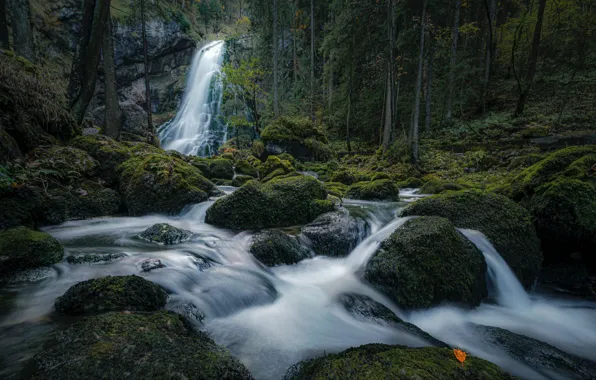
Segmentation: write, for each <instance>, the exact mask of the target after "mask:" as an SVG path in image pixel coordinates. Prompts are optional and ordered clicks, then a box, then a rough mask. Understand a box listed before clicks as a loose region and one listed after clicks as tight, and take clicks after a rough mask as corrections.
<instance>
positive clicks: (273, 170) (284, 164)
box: [259, 156, 296, 179]
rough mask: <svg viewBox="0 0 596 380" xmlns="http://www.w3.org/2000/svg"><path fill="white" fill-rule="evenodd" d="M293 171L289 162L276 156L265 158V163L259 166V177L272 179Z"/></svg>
mask: <svg viewBox="0 0 596 380" xmlns="http://www.w3.org/2000/svg"><path fill="white" fill-rule="evenodd" d="M295 171H296V169H294V167H293V166H292V164H291V163H290V161H286V160H282V159H280V158H279V157H277V156H269V157H267V161H265V162H264V163H263V164H262V165H261V166H259V175H260V177H261V178H269V179H272V178H274V177H278V176H281V175H284V174H288V173H292V172H295ZM272 174H275V175H272Z"/></svg>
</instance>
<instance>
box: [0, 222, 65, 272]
mask: <svg viewBox="0 0 596 380" xmlns="http://www.w3.org/2000/svg"><path fill="white" fill-rule="evenodd" d="M63 256H64V247H62V245H60V243H59V242H58V240H56V239H54V238H53V237H52V236H51V235H50V234H47V233H45V232H39V231H33V230H30V229H28V228H26V227H17V228H12V229H9V230H5V231H2V232H0V271H2V272H3V273H10V272H14V271H17V270H24V269H30V268H37V267H41V266H46V265H52V264H55V263H58V262H60V261H61V260H62V257H63Z"/></svg>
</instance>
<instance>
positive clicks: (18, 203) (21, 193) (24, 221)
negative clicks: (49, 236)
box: [0, 186, 42, 230]
mask: <svg viewBox="0 0 596 380" xmlns="http://www.w3.org/2000/svg"><path fill="white" fill-rule="evenodd" d="M41 193H42V191H41V190H40V189H37V188H35V187H29V186H23V187H17V188H12V187H11V188H10V191H9V192H8V193H7V194H4V195H3V196H0V210H2V212H0V230H3V229H8V228H13V227H18V226H26V227H32V228H33V227H36V226H37V224H38V212H39V209H40V207H41V205H42V195H41Z"/></svg>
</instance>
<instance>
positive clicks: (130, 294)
mask: <svg viewBox="0 0 596 380" xmlns="http://www.w3.org/2000/svg"><path fill="white" fill-rule="evenodd" d="M166 299H167V295H166V292H165V291H164V290H163V289H162V288H161V287H160V286H158V285H155V284H153V283H152V282H149V281H147V280H145V279H144V278H142V277H139V276H117V277H112V276H108V277H101V278H96V279H93V280H88V281H83V282H79V283H78V284H76V285H74V286H72V287H70V289H68V290H67V291H66V293H64V295H63V296H61V297H58V298H57V299H56V302H55V309H56V311H57V312H58V313H60V314H69V315H76V314H89V313H98V312H106V311H123V310H131V311H133V310H134V311H154V310H159V309H161V308H163V307H164V306H165V304H166Z"/></svg>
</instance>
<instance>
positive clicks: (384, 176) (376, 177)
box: [370, 172, 391, 181]
mask: <svg viewBox="0 0 596 380" xmlns="http://www.w3.org/2000/svg"><path fill="white" fill-rule="evenodd" d="M380 179H391V176H390V175H389V174H387V173H383V172H381V173H375V174H373V175H372V177H371V178H370V180H371V181H378V180H380Z"/></svg>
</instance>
